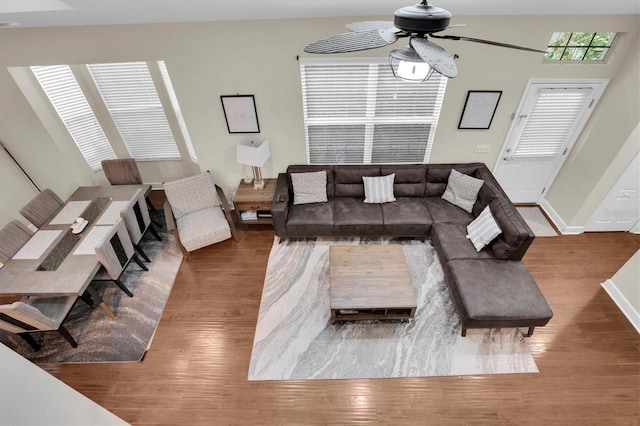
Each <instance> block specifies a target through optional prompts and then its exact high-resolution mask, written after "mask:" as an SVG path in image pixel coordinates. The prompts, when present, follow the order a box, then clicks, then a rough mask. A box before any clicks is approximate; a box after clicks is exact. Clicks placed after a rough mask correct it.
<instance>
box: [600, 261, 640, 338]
mask: <svg viewBox="0 0 640 426" xmlns="http://www.w3.org/2000/svg"><path fill="white" fill-rule="evenodd" d="M602 286H603V287H604V289H605V290H606V291H607V293H609V295H610V296H611V298H612V299H613V300H614V302H616V304H617V305H618V307H619V308H620V309H621V310H622V312H623V313H624V314H625V315H626V317H627V318H628V319H629V321H631V323H632V324H633V326H634V327H635V328H636V330H638V333H640V250H638V251H637V252H636V253H635V254H634V255H633V256H631V259H629V260H628V261H627V263H625V264H624V265H623V266H622V268H620V269H619V270H618V272H616V273H615V275H614V276H613V277H611V279H608V280H607V281H606V282H605V283H603V284H602Z"/></svg>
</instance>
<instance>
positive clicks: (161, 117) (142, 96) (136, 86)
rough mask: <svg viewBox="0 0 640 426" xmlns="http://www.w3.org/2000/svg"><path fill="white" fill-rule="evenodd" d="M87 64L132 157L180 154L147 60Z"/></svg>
mask: <svg viewBox="0 0 640 426" xmlns="http://www.w3.org/2000/svg"><path fill="white" fill-rule="evenodd" d="M88 68H89V71H90V72H91V75H92V76H93V78H94V80H95V83H96V86H97V87H98V90H99V91H100V93H101V95H102V98H103V100H104V103H105V105H106V106H107V109H108V110H109V112H110V114H111V117H112V118H113V122H114V123H115V125H116V127H117V128H118V131H119V132H120V135H121V136H122V139H123V141H124V143H125V145H126V146H127V149H128V150H129V153H130V154H131V156H132V157H133V158H135V159H137V160H145V159H172V158H180V152H179V151H178V147H177V145H176V142H175V139H174V137H173V133H172V132H171V127H170V126H169V122H168V121H167V116H166V115H165V112H164V108H163V106H162V103H161V102H160V97H159V96H158V92H157V91H156V87H155V84H154V82H153V78H152V77H151V73H150V72H149V67H148V66H147V64H146V62H126V63H111V64H90V65H88Z"/></svg>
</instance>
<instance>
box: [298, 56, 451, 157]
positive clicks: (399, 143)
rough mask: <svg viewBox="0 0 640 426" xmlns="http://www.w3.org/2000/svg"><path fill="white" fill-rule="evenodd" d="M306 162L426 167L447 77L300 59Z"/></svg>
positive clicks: (368, 63)
mask: <svg viewBox="0 0 640 426" xmlns="http://www.w3.org/2000/svg"><path fill="white" fill-rule="evenodd" d="M300 72H301V77H302V97H303V112H304V122H305V136H306V142H307V162H308V163H309V164H341V163H354V164H372V163H375V164H378V163H426V162H428V160H429V154H430V152H431V145H432V144H433V138H434V135H435V129H436V126H437V124H438V116H439V114H440V107H441V106H442V99H443V97H444V91H445V87H446V84H447V78H446V77H443V76H442V75H440V74H438V73H433V75H432V76H431V77H430V78H429V80H427V81H426V82H420V83H415V82H407V81H404V80H401V79H397V78H395V77H394V76H393V73H392V72H391V69H390V67H389V64H388V62H387V60H386V58H385V59H373V60H372V59H371V58H367V59H366V60H358V59H347V60H336V59H332V60H324V59H320V60H318V59H313V60H312V59H302V60H301V61H300Z"/></svg>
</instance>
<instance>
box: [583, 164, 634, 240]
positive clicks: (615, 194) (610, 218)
mask: <svg viewBox="0 0 640 426" xmlns="http://www.w3.org/2000/svg"><path fill="white" fill-rule="evenodd" d="M638 220H640V154H637V155H636V157H635V158H634V159H633V161H631V163H630V164H629V166H628V167H627V169H626V170H625V171H624V173H623V174H622V176H620V178H618V181H617V182H616V183H615V185H613V187H612V188H611V190H610V191H609V193H608V194H607V195H606V196H605V197H604V199H603V200H602V202H601V203H600V206H599V207H598V208H597V209H596V211H595V212H594V213H593V216H591V219H589V221H588V222H587V224H586V225H585V226H584V230H585V231H586V232H594V231H606V232H613V231H629V230H631V229H632V228H633V227H634V225H635V224H636V223H638Z"/></svg>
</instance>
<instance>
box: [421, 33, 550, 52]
mask: <svg viewBox="0 0 640 426" xmlns="http://www.w3.org/2000/svg"><path fill="white" fill-rule="evenodd" d="M429 35H430V36H431V37H433V38H440V39H444V40H462V41H472V42H474V43H482V44H489V45H491V46H500V47H507V48H509V49H517V50H526V51H528V52H538V53H546V51H545V50H539V49H532V48H530V47H524V46H517V45H515V44H508V43H501V42H499V41H491V40H484V39H481V38H473V37H463V36H455V35H435V34H429Z"/></svg>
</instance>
